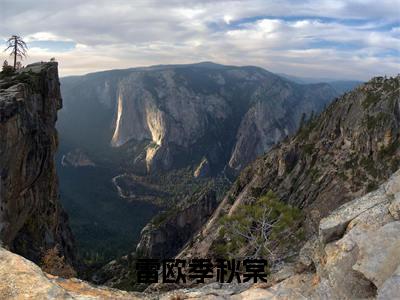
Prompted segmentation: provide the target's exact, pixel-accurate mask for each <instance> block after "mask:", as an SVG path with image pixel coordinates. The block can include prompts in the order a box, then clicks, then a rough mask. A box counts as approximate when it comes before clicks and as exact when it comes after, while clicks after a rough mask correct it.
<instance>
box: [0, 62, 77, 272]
mask: <svg viewBox="0 0 400 300" xmlns="http://www.w3.org/2000/svg"><path fill="white" fill-rule="evenodd" d="M0 76H1V77H0V153H1V155H0V241H1V242H2V245H3V246H6V247H8V248H9V249H10V250H11V251H14V252H16V253H18V254H20V255H23V256H24V257H26V258H28V259H30V260H32V261H34V262H36V263H39V264H43V261H42V259H43V257H45V256H46V255H47V254H48V253H49V252H51V251H54V252H52V253H55V254H58V255H59V256H60V257H64V258H63V259H65V263H67V264H70V265H74V264H75V263H76V261H75V253H74V244H73V238H72V234H71V231H70V229H69V226H68V218H67V215H66V214H65V212H64V211H63V209H62V207H61V205H60V202H59V191H58V179H57V174H56V167H55V163H54V155H55V152H56V149H57V145H58V136H57V131H56V129H55V122H56V120H57V111H58V110H59V109H61V106H62V102H61V94H60V86H59V85H60V83H59V80H58V70H57V63H38V64H33V65H29V66H27V67H26V68H24V69H22V71H20V72H18V73H17V74H14V75H8V76H7V75H4V74H1V75H0ZM54 249H56V250H54ZM60 259H61V258H60Z"/></svg>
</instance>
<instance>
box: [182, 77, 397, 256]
mask: <svg viewBox="0 0 400 300" xmlns="http://www.w3.org/2000/svg"><path fill="white" fill-rule="evenodd" d="M399 89H400V77H399V76H397V77H395V78H382V77H378V78H374V79H372V80H371V81H370V82H368V83H366V84H364V85H361V86H359V87H358V88H356V89H355V90H354V91H352V92H350V93H347V94H345V95H344V96H342V97H341V98H339V99H337V100H336V101H334V103H332V104H331V105H330V106H329V107H328V108H327V109H326V110H325V111H324V112H323V113H322V114H321V115H320V116H319V117H317V118H314V119H313V120H312V121H311V122H308V124H306V125H305V126H303V127H302V128H301V129H300V130H299V132H298V133H297V134H296V135H294V136H293V137H292V138H291V139H286V140H284V141H283V142H281V143H280V144H278V145H276V146H274V147H273V148H272V149H271V150H270V151H269V152H268V153H267V154H265V155H263V156H262V157H260V158H259V159H257V160H256V161H255V162H254V163H252V164H251V165H250V166H249V167H248V168H246V169H244V170H243V171H242V172H241V174H240V175H239V177H238V179H237V180H236V182H235V184H234V185H233V186H232V188H231V190H230V191H229V192H228V193H227V195H226V197H225V199H224V200H223V201H222V202H221V204H220V205H219V207H218V209H217V210H216V212H215V213H214V215H213V217H212V218H210V220H209V222H207V224H206V226H205V227H204V228H203V229H202V231H203V233H204V237H202V238H200V237H199V239H198V240H197V243H195V244H194V246H193V247H192V248H191V249H189V248H188V249H187V250H186V251H185V253H186V254H188V255H194V256H195V255H200V253H201V254H202V255H203V254H204V253H207V252H209V251H210V250H211V249H212V245H213V243H214V241H215V240H216V239H217V232H218V227H219V225H218V224H219V223H218V220H219V218H220V216H222V215H223V214H226V213H229V214H232V213H234V211H235V209H236V207H237V206H238V205H239V204H240V203H242V202H243V201H245V200H246V199H249V198H252V197H258V196H260V195H262V194H265V193H267V192H268V191H269V190H272V191H273V192H274V193H275V194H277V196H278V197H279V198H280V199H281V200H282V201H284V202H286V203H289V204H292V205H295V206H297V207H299V208H302V209H303V211H304V212H305V214H306V216H307V219H306V224H305V226H306V229H307V233H308V234H312V232H315V230H316V229H317V226H318V223H319V220H320V219H321V218H322V217H324V216H327V215H328V214H329V213H330V212H331V211H332V210H334V209H335V208H337V207H338V206H340V205H342V204H343V203H345V202H347V201H349V200H351V199H354V198H355V197H359V196H362V195H363V194H365V193H367V192H368V191H371V190H373V189H374V188H376V187H377V186H378V184H379V183H381V182H383V181H384V180H386V179H388V178H389V176H390V175H391V174H392V173H393V172H394V171H395V170H396V169H397V168H398V167H399V161H400V151H399V150H400V149H399V145H400V141H399V136H400V96H399V95H400V92H399ZM388 133H389V134H388ZM389 136H390V138H389ZM371 201H372V200H371ZM376 201H378V200H376ZM362 202H363V201H362ZM232 203H233V204H232ZM364 205H365V207H364V208H363V209H369V208H370V207H371V206H373V205H374V203H373V202H371V203H369V204H368V203H364ZM368 205H370V206H368ZM360 209H361V208H360ZM341 218H344V219H343V220H336V221H335V222H336V223H335V226H337V229H338V230H337V231H336V229H335V231H334V232H329V230H327V231H326V232H325V233H324V234H323V236H324V239H325V241H329V240H330V239H331V238H334V237H335V232H338V233H341V231H342V230H344V228H345V226H346V225H347V222H348V219H346V218H350V219H351V218H352V215H351V214H350V215H348V216H347V217H346V216H342V217H341Z"/></svg>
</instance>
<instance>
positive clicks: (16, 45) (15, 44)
mask: <svg viewBox="0 0 400 300" xmlns="http://www.w3.org/2000/svg"><path fill="white" fill-rule="evenodd" d="M7 45H8V46H7V48H6V49H5V50H4V51H7V50H9V49H11V53H10V56H14V70H16V68H17V57H19V58H20V59H21V60H22V59H23V58H24V57H26V51H27V50H28V46H27V45H26V43H25V42H24V41H23V40H22V38H21V37H20V36H18V35H12V36H11V37H10V38H9V39H8V40H7Z"/></svg>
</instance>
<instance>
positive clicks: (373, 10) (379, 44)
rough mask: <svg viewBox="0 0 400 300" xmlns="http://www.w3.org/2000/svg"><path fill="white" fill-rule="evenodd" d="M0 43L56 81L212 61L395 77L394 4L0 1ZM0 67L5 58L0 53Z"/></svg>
mask: <svg viewBox="0 0 400 300" xmlns="http://www.w3.org/2000/svg"><path fill="white" fill-rule="evenodd" d="M0 17H1V20H2V26H1V27H0V40H5V39H6V38H7V37H8V36H9V35H11V34H19V35H21V36H22V37H24V38H25V40H26V41H27V43H28V46H29V48H30V50H29V57H28V59H27V61H26V62H25V63H29V62H32V61H37V60H48V59H49V58H51V57H56V59H57V60H58V61H59V63H60V73H61V75H73V74H84V73H88V72H93V71H99V70H107V69H113V68H127V67H135V66H146V65H154V64H169V63H171V64H172V63H174V64H175V63H192V62H199V61H214V62H217V63H222V64H232V65H256V66H260V67H263V68H266V69H268V70H270V71H272V72H277V73H287V74H291V75H296V76H304V77H324V78H338V79H339V78H340V79H342V78H346V79H360V80H367V79H369V78H370V77H372V76H375V75H384V74H387V75H394V74H397V73H399V70H400V58H399V56H400V55H399V54H400V19H399V18H400V0H381V1H369V0H363V1H361V0H358V1H344V0H336V1H327V0H320V1H294V0H281V1H275V0H271V1H266V0H245V1H237V0H235V1H233V0H232V1H228V0H220V1H211V0H205V1H195V0H186V1H182V0H170V1H168V0H164V1H163V0H136V1H122V0H114V1H105V0H104V1H103V0H87V1H78V0H69V1H60V0H54V1H48V0H37V1H30V0H20V1H10V0H0ZM0 55H1V56H0V59H2V60H4V59H6V58H7V54H6V53H4V52H2V53H1V54H0Z"/></svg>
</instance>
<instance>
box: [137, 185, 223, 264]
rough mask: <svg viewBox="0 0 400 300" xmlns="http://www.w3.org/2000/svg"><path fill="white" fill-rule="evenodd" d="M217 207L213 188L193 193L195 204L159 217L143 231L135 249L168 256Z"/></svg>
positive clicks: (183, 243)
mask: <svg viewBox="0 0 400 300" xmlns="http://www.w3.org/2000/svg"><path fill="white" fill-rule="evenodd" d="M216 206H217V199H216V195H215V192H214V191H212V190H211V191H208V192H206V193H203V194H202V195H197V196H195V202H194V203H188V204H186V206H185V207H181V208H178V207H177V208H176V209H175V210H174V215H172V216H171V215H169V214H170V213H171V212H170V211H169V212H167V213H166V215H165V216H163V215H161V216H158V217H157V218H156V219H155V220H153V221H152V222H150V223H149V224H148V225H147V226H146V227H145V228H144V229H143V231H142V234H141V239H140V242H139V244H138V245H137V248H136V252H137V253H140V254H141V255H143V256H144V257H151V258H171V257H174V256H175V255H176V254H177V253H178V252H179V250H180V249H181V248H182V247H183V246H184V245H185V244H186V242H187V241H188V240H190V238H191V237H192V236H193V235H194V234H195V233H196V232H197V231H198V230H199V229H200V228H201V227H202V226H203V224H204V223H205V222H206V221H207V220H208V218H209V217H210V216H211V214H212V213H213V212H214V210H215V208H216Z"/></svg>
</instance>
